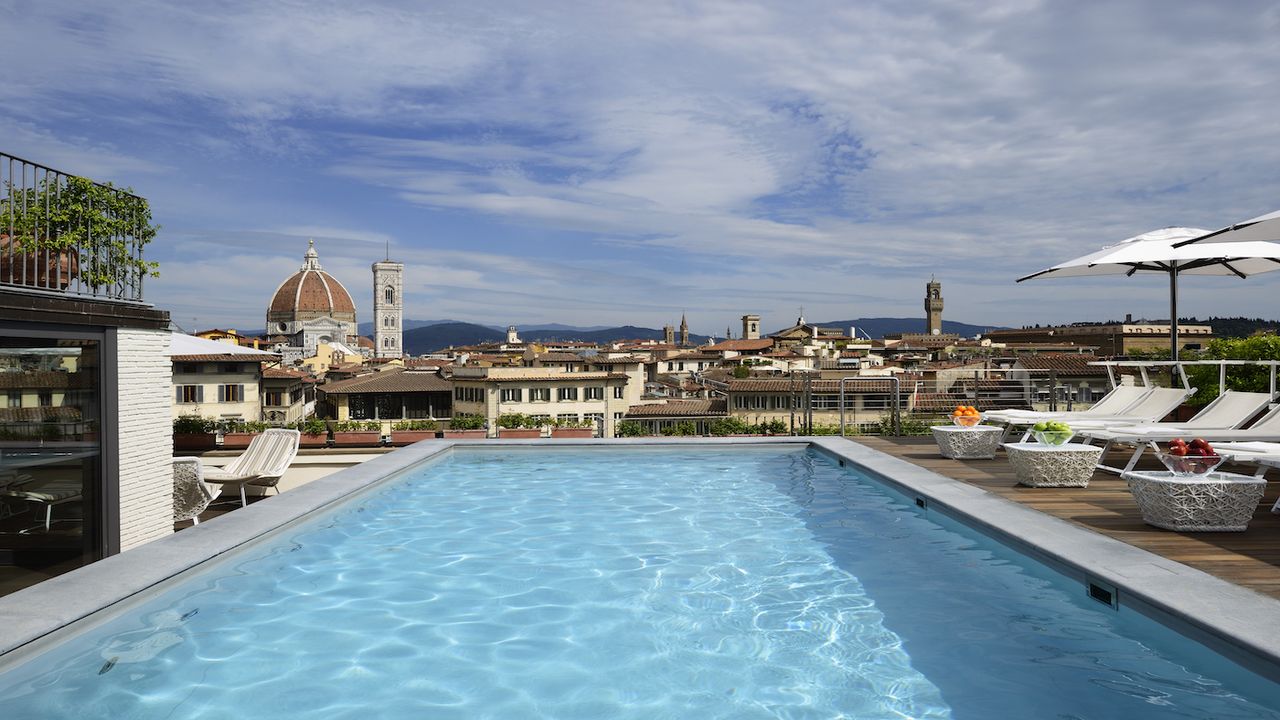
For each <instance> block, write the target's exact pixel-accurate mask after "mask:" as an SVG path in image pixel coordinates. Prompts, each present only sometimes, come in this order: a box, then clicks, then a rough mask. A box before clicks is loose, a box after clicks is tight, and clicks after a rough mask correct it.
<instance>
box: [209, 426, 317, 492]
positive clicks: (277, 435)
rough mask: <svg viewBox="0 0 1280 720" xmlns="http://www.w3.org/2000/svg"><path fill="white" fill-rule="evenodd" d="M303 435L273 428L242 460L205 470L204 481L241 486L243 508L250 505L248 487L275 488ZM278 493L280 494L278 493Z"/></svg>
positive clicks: (249, 448)
mask: <svg viewBox="0 0 1280 720" xmlns="http://www.w3.org/2000/svg"><path fill="white" fill-rule="evenodd" d="M300 438H301V434H300V433H299V432H298V431H297V430H284V429H280V428H272V429H271V430H267V431H265V432H263V433H262V434H261V435H259V436H257V437H255V438H254V439H253V441H252V442H250V443H249V447H248V448H247V449H246V450H245V451H244V453H243V454H241V455H240V457H238V458H236V459H235V460H232V461H231V462H230V463H229V464H228V465H227V466H226V467H225V468H215V467H209V466H207V465H206V466H204V467H203V468H201V471H202V472H203V474H204V481H205V482H209V483H225V484H234V485H238V486H240V506H241V507H244V506H246V505H248V504H249V503H248V501H247V500H246V498H245V495H244V486H245V485H258V486H262V487H272V488H274V487H276V484H277V483H279V482H280V476H282V475H284V472H285V470H288V469H289V463H291V462H293V458H294V456H295V455H297V454H298V441H299V439H300ZM276 492H280V490H279V489H277V490H276Z"/></svg>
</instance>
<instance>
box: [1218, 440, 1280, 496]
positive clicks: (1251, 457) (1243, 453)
mask: <svg viewBox="0 0 1280 720" xmlns="http://www.w3.org/2000/svg"><path fill="white" fill-rule="evenodd" d="M1249 429H1250V430H1252V429H1253V428H1249ZM1213 449H1214V451H1216V452H1217V453H1218V454H1219V455H1221V456H1222V457H1224V458H1226V459H1228V460H1230V461H1231V462H1233V463H1240V464H1242V465H1256V466H1257V468H1258V470H1257V472H1255V473H1254V475H1256V476H1257V477H1262V476H1263V475H1264V474H1266V472H1267V468H1269V467H1271V468H1280V441H1277V442H1263V441H1256V440H1246V441H1244V442H1239V441H1231V442H1220V443H1215V444H1214V446H1213ZM1271 512H1272V513H1275V514H1276V515H1280V499H1277V500H1276V502H1275V504H1274V505H1272V506H1271Z"/></svg>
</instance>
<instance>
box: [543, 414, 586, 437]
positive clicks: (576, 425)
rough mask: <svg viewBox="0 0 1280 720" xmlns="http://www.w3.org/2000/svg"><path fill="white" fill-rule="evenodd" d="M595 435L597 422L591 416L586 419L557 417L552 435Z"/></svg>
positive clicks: (552, 428)
mask: <svg viewBox="0 0 1280 720" xmlns="http://www.w3.org/2000/svg"><path fill="white" fill-rule="evenodd" d="M595 436H596V422H595V420H592V419H590V418H587V419H585V420H572V419H570V418H558V419H556V424H555V425H553V426H552V427H551V437H553V438H590V437H595Z"/></svg>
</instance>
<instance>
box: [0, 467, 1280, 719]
mask: <svg viewBox="0 0 1280 720" xmlns="http://www.w3.org/2000/svg"><path fill="white" fill-rule="evenodd" d="M1277 707H1280V693H1277V689H1276V687H1275V686H1274V685H1273V684H1271V683H1267V682H1265V681H1263V680H1261V679H1258V678H1256V677H1255V676H1252V675H1249V674H1248V673H1245V672H1243V671H1241V670H1240V669H1239V668H1236V667H1235V666H1233V665H1231V664H1229V663H1227V662H1226V661H1224V660H1222V659H1220V658H1219V657H1217V656H1216V655H1214V654H1212V653H1210V652H1208V651H1206V650H1204V649H1203V648H1200V647H1199V646H1196V645H1194V644H1192V643H1190V642H1187V641H1185V640H1183V639H1181V638H1179V637H1178V636H1177V635H1175V634H1174V633H1171V632H1169V631H1167V630H1165V629H1164V628H1162V627H1160V626H1157V625H1154V624H1152V623H1150V622H1148V621H1146V620H1145V619H1144V618H1142V617H1141V616H1139V615H1136V614H1133V613H1126V612H1123V611H1122V612H1119V613H1117V612H1115V611H1112V610H1110V609H1109V608H1105V607H1102V606H1100V605H1097V604H1096V603H1094V602H1093V601H1091V600H1088V599H1087V598H1085V597H1084V593H1083V590H1082V589H1081V588H1080V587H1079V585H1078V584H1075V583H1071V582H1068V581H1065V580H1063V579H1061V578H1059V577H1058V576H1056V575H1055V574H1053V573H1051V572H1049V571H1047V570H1046V569H1044V568H1043V567H1041V566H1038V565H1036V564H1034V563H1030V562H1029V561H1026V560H1025V559H1022V558H1020V556H1018V555H1016V554H1015V553H1013V552H1011V551H1009V550H1007V549H1005V548H1003V547H1002V546H999V545H997V544H995V543H992V542H990V541H988V540H986V539H984V538H982V537H981V536H979V535H977V534H974V533H971V532H969V531H967V530H965V529H963V528H959V527H956V526H954V525H953V524H951V523H945V522H944V523H943V524H941V525H940V524H937V523H935V522H933V521H932V520H931V519H929V518H926V517H924V516H922V515H921V514H920V512H919V511H918V510H917V509H916V508H914V507H912V506H910V505H908V504H906V503H905V502H902V500H901V499H900V498H898V497H896V496H894V495H893V494H892V493H890V492H888V491H886V490H884V489H883V488H882V487H881V486H880V485H878V484H877V483H875V482H871V481H867V480H865V479H863V478H861V477H860V476H859V475H858V474H857V473H856V472H855V471H852V470H847V469H845V468H840V467H837V466H836V465H835V463H834V462H832V461H830V460H828V459H826V458H825V457H823V456H821V455H819V454H817V453H814V452H811V451H808V450H804V449H798V448H795V447H788V448H768V449H765V448H747V449H742V448H730V449H709V448H690V449H687V450H685V449H675V450H673V449H670V448H667V449H663V450H655V449H636V450H630V449H607V450H585V451H583V450H579V451H570V450H559V449H537V450H518V449H517V450H466V451H456V452H454V453H452V454H451V455H450V456H449V457H447V458H445V459H443V460H441V461H439V462H435V463H431V464H429V465H427V466H425V467H424V468H422V469H421V470H420V471H417V472H414V473H413V474H411V475H409V476H408V477H405V478H403V479H400V480H397V481H394V482H393V483H390V484H388V485H387V486H385V487H384V488H381V489H379V490H378V491H376V492H374V493H371V494H368V495H365V496H363V497H361V498H358V499H357V500H356V501H355V502H353V503H350V504H348V505H346V506H344V507H342V508H339V509H337V510H336V511H333V512H330V513H327V514H325V515H323V516H322V517H318V518H316V519H314V520H312V521H309V522H307V523H305V524H303V525H300V526H299V527H297V528H294V529H291V530H289V531H287V532H285V533H283V534H281V535H280V536H278V537H277V538H275V539H273V540H272V541H270V542H267V543H264V544H263V545H261V546H260V547H257V548H254V549H252V550H250V551H248V552H246V553H244V554H242V555H240V556H238V557H236V558H234V559H233V560H231V561H228V562H224V563H220V564H217V565H215V566H213V567H211V568H209V569H208V570H204V571H201V572H199V573H198V574H195V575H193V576H192V577H190V578H188V579H186V580H185V581H184V582H182V583H180V584H178V585H175V586H174V587H171V588H169V589H167V590H165V591H164V592H163V593H160V594H158V595H156V596H155V597H153V598H151V599H149V600H147V601H145V603H144V604H143V605H141V606H140V607H138V608H135V609H133V610H131V611H130V612H129V613H128V614H126V615H124V616H121V617H118V618H115V619H113V620H110V621H107V622H105V623H103V624H101V625H99V626H97V627H94V628H92V629H91V630H88V631H86V632H84V633H82V634H80V635H78V636H77V637H75V638H73V639H70V640H68V641H67V642H65V643H63V644H61V645H59V646H56V647H54V648H52V649H51V650H49V651H48V652H46V653H44V654H43V655H41V656H38V657H35V658H32V659H31V660H30V661H28V662H26V663H25V664H24V665H22V666H20V667H18V668H16V669H13V670H10V671H8V672H7V673H5V674H4V675H0V708H2V709H3V710H2V711H0V716H3V717H5V718H14V719H15V720H17V719H19V718H64V717H65V718H112V719H120V718H194V717H201V718H245V717H253V718H277V717H278V718H297V717H306V718H360V719H362V720H367V719H370V718H566V719H577V718H636V719H639V718H645V719H651V718H697V719H698V720H703V719H704V718H775V717H782V718H903V717H920V718H946V717H956V718H1125V720H1138V719H1140V718H1175V717H1186V718H1210V717H1212V718H1275V717H1280V713H1277V712H1276V710H1274V709H1273V708H1277Z"/></svg>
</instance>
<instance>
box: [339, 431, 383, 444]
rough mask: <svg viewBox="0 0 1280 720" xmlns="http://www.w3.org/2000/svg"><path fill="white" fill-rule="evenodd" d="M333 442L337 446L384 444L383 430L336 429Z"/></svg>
mask: <svg viewBox="0 0 1280 720" xmlns="http://www.w3.org/2000/svg"><path fill="white" fill-rule="evenodd" d="M333 444H334V445H335V446H337V447H372V446H374V445H381V444H382V431H381V430H348V431H346V432H338V431H335V432H334V433H333Z"/></svg>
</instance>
